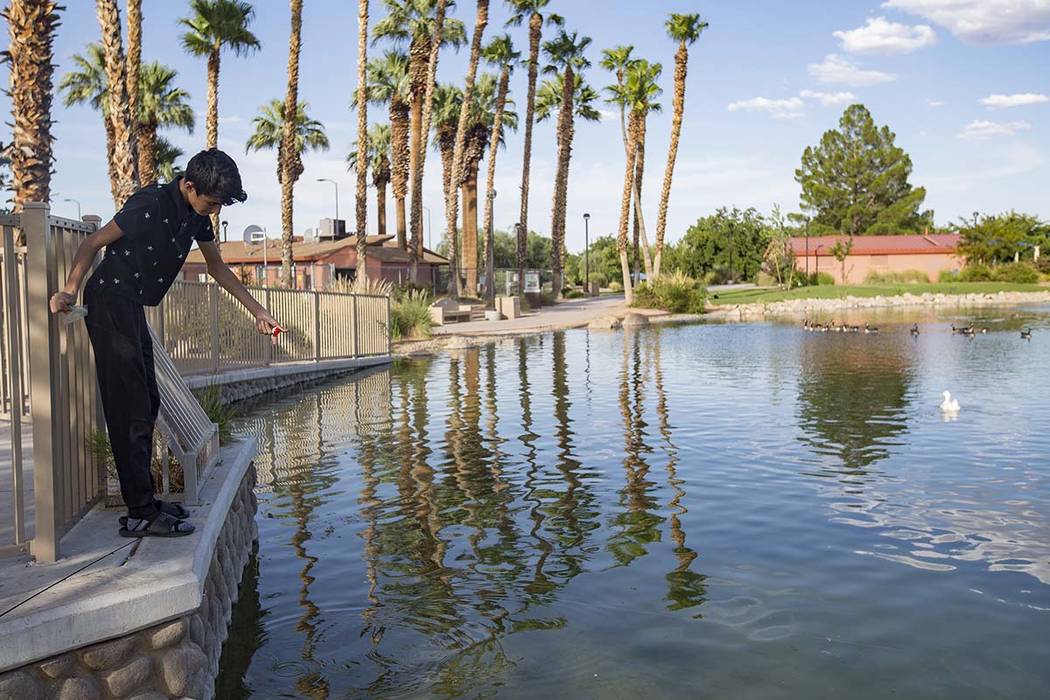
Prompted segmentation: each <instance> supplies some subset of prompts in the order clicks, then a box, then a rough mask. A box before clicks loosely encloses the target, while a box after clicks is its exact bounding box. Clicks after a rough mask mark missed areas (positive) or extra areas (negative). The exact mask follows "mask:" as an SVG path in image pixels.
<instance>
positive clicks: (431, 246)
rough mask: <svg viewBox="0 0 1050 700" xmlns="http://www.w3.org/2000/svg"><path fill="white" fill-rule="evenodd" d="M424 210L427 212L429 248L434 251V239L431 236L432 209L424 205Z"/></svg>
mask: <svg viewBox="0 0 1050 700" xmlns="http://www.w3.org/2000/svg"><path fill="white" fill-rule="evenodd" d="M423 209H425V210H426V212H427V248H429V249H430V250H434V238H433V236H432V235H431V230H430V207H428V206H427V205H425V204H424V205H423Z"/></svg>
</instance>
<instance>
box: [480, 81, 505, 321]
mask: <svg viewBox="0 0 1050 700" xmlns="http://www.w3.org/2000/svg"><path fill="white" fill-rule="evenodd" d="M509 86H510V69H509V68H508V67H507V66H504V67H503V70H502V71H501V72H500V76H499V88H498V89H497V91H496V115H495V117H494V118H493V120H492V135H491V136H489V162H488V167H487V172H486V173H485V215H484V218H483V219H482V223H481V227H482V233H483V235H484V236H485V300H486V301H487V302H488V306H489V307H490V308H495V305H496V284H495V282H496V278H495V274H496V270H495V267H496V253H495V248H494V246H495V241H494V240H493V234H492V216H493V214H492V207H493V205H494V204H495V201H496V185H495V182H496V153H497V152H498V151H499V141H500V136H502V135H503V111H504V109H505V108H506V106H507V90H508V88H509Z"/></svg>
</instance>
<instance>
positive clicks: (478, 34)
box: [445, 0, 489, 298]
mask: <svg viewBox="0 0 1050 700" xmlns="http://www.w3.org/2000/svg"><path fill="white" fill-rule="evenodd" d="M488 23H489V0H477V12H476V14H475V18H474V35H473V37H471V40H470V63H469V64H468V66H467V79H466V84H465V85H464V87H463V104H462V105H460V107H459V124H458V125H457V127H456V148H455V150H454V151H453V153H452V182H451V183H450V184H449V188H448V200H447V201H446V203H445V219H446V223H447V224H448V235H449V236H450V237H452V239H453V240H454V239H455V235H456V219H457V217H458V215H459V186H460V185H461V184H462V183H463V168H464V163H463V161H464V157H463V149H464V147H465V145H466V140H467V119H468V118H469V117H470V108H471V106H472V105H473V102H474V79H475V77H476V76H477V74H478V61H479V60H480V59H481V39H482V36H483V35H484V33H485V27H486V26H487V25H488ZM449 254H450V256H451V258H452V260H451V268H452V269H453V270H454V269H456V259H455V257H456V248H455V246H454V245H453V246H449ZM475 264H476V263H475ZM448 293H449V296H451V297H453V298H457V297H459V293H460V289H459V276H458V275H452V277H451V279H450V280H449V289H448Z"/></svg>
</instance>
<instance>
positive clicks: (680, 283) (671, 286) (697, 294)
mask: <svg viewBox="0 0 1050 700" xmlns="http://www.w3.org/2000/svg"><path fill="white" fill-rule="evenodd" d="M706 296H707V291H706V290H705V289H704V287H703V285H701V284H698V283H697V282H696V280H694V279H693V278H691V277H689V276H688V275H684V274H682V273H679V272H675V273H674V274H671V275H661V276H660V278H659V279H657V280H655V281H653V282H652V283H649V282H642V283H641V284H639V285H638V286H637V287H635V289H634V301H633V302H632V303H631V306H634V307H637V308H641V309H661V310H663V311H669V312H671V313H675V314H700V313H703V312H704V298H705V297H706Z"/></svg>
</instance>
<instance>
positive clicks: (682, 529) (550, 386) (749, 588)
mask: <svg viewBox="0 0 1050 700" xmlns="http://www.w3.org/2000/svg"><path fill="white" fill-rule="evenodd" d="M866 318H867V319H873V321H875V322H878V323H879V324H880V327H881V332H880V333H878V334H877V335H872V334H863V333H812V332H806V331H804V330H803V329H802V328H801V323H793V322H791V323H789V322H784V323H761V324H725V325H714V324H708V325H690V326H678V327H662V328H661V327H653V328H648V329H643V330H641V331H637V332H626V333H623V332H611V333H610V332H604V333H598V332H587V331H584V330H579V331H568V332H564V333H555V334H552V335H551V334H549V335H545V336H534V337H527V338H518V339H513V340H505V341H502V342H500V343H497V344H494V345H489V346H483V347H481V348H472V349H468V350H461V351H454V352H451V353H448V354H444V355H441V356H439V357H436V358H430V359H420V360H410V361H402V362H399V363H397V364H395V365H394V366H393V367H390V368H388V369H384V370H380V371H373V372H371V373H369V374H367V375H364V376H361V375H359V376H358V377H357V378H348V379H342V380H338V381H335V382H332V383H329V384H325V385H321V386H318V387H314V388H312V389H308V390H304V391H301V392H298V393H295V394H294V395H284V396H282V397H279V398H277V399H271V400H269V401H268V402H266V403H264V404H258V405H256V406H254V407H252V408H251V409H250V411H249V412H248V413H247V414H246V415H245V417H244V418H243V428H244V429H246V430H249V431H251V432H253V433H255V434H257V435H258V436H259V437H260V455H259V459H258V460H257V462H256V464H257V467H258V470H259V487H258V490H259V514H258V518H257V519H258V524H259V537H260V541H259V548H258V554H257V556H256V557H254V558H253V560H252V562H251V564H250V565H249V569H248V572H247V574H246V577H245V581H244V586H243V589H242V596H241V600H240V601H239V602H238V604H237V606H236V608H235V611H234V621H233V628H232V630H231V637H230V640H229V641H228V642H227V644H226V648H225V651H224V655H223V658H222V662H221V666H222V672H221V675H220V678H219V682H218V686H217V697H220V698H224V699H226V698H240V697H255V698H278V697H304V698H350V697H369V698H415V697H438V698H443V697H471V698H474V697H500V698H558V697H561V698H637V697H643V696H644V697H647V698H676V697H689V698H699V697H710V698H722V697H733V698H777V697H785V698H787V697H836V696H840V695H847V694H848V695H849V696H850V697H851V698H885V697H887V696H896V697H922V698H962V697H973V698H986V697H1010V698H1037V697H1038V698H1045V697H1050V664H1048V663H1047V661H1048V660H1050V460H1048V458H1047V455H1048V454H1050V431H1048V427H1050V402H1048V401H1047V396H1050V368H1048V365H1047V361H1046V360H1047V358H1048V357H1050V309H1031V308H1027V309H1005V310H1003V309H998V310H984V311H981V312H979V315H977V316H968V315H964V314H958V315H943V316H934V315H924V316H919V317H915V318H912V317H911V316H907V315H903V314H902V315H895V316H883V317H881V318H877V319H875V318H874V317H871V316H869V317H866ZM971 320H972V321H975V322H976V323H977V324H978V327H981V326H985V327H987V328H988V329H989V332H988V333H986V334H979V335H977V336H976V337H974V338H965V337H962V336H959V335H953V334H952V333H951V330H950V324H952V323H954V324H956V325H964V324H967V323H969V322H970V321H971ZM913 321H917V322H919V326H920V334H919V335H918V336H917V337H913V336H912V335H911V334H910V333H909V332H908V328H909V326H910V325H911V323H912V322H913ZM852 322H856V320H853V321H852ZM1027 326H1031V327H1033V328H1034V332H1033V334H1032V338H1031V340H1024V339H1022V338H1021V336H1020V330H1021V329H1022V328H1024V327H1027ZM945 389H948V390H950V391H951V392H952V394H953V395H954V396H955V397H957V398H958V400H959V401H960V403H961V404H962V409H961V411H960V412H959V413H958V415H957V416H944V415H943V414H942V413H941V411H940V409H939V407H938V406H939V403H940V399H941V396H940V395H941V391H942V390H945Z"/></svg>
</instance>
